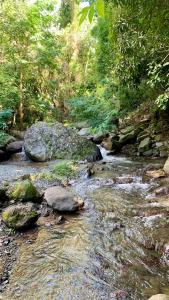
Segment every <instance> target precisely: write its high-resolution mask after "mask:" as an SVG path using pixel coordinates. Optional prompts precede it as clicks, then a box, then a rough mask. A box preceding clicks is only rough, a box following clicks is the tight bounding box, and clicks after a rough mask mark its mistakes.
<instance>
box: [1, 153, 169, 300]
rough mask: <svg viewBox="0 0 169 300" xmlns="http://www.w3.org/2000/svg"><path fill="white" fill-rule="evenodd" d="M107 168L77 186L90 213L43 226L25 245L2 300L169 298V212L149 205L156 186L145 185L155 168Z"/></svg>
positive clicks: (116, 164)
mask: <svg viewBox="0 0 169 300" xmlns="http://www.w3.org/2000/svg"><path fill="white" fill-rule="evenodd" d="M104 160H106V162H107V163H106V164H105V165H104V164H102V165H101V164H100V166H102V167H101V168H100V171H99V172H98V173H96V175H95V176H94V177H92V178H91V179H88V178H84V177H81V178H79V179H77V180H76V181H75V182H74V183H73V187H74V189H75V190H76V192H77V193H78V194H79V195H80V196H82V197H83V198H84V200H85V208H84V211H82V212H81V213H80V214H77V215H73V216H71V217H67V222H65V223H64V224H62V225H53V226H51V227H46V226H45V225H44V226H40V227H39V229H38V234H37V238H36V239H35V240H34V241H33V242H32V243H30V244H28V243H24V242H23V243H21V245H20V249H19V253H18V257H17V261H16V264H15V266H14V268H13V270H12V273H11V276H10V281H9V285H8V287H7V290H6V291H5V292H4V295H3V297H4V298H2V299H9V300H15V299H18V300H21V299H22V300H23V299H24V300H55V299H56V300H62V299H63V300H76V299H79V300H87V299H89V300H102V299H104V300H109V299H133V300H134V299H135V300H136V299H137V300H139V299H140V300H142V299H148V298H149V296H151V295H153V294H158V293H167V294H169V269H168V266H167V264H166V262H165V261H164V259H163V254H162V250H161V249H162V247H163V244H164V243H166V242H167V241H168V240H169V238H168V233H169V230H168V228H169V218H168V211H167V208H165V207H163V206H160V205H159V204H158V203H154V202H152V200H150V199H149V198H148V197H147V195H148V194H150V193H151V189H152V188H153V186H154V185H156V183H154V182H153V181H148V182H144V181H143V180H142V176H141V170H142V169H143V167H144V166H145V165H146V164H147V162H145V161H144V162H140V161H131V160H129V159H125V158H122V157H121V158H120V157H119V158H118V157H111V158H110V157H109V158H108V157H105V158H104ZM51 164H52V163H50V164H49V165H48V164H46V165H45V164H42V165H37V164H31V163H30V162H16V163H15V162H8V163H5V164H3V165H2V169H1V170H2V171H3V172H4V176H3V177H4V178H5V176H6V177H8V176H7V175H5V174H6V173H5V172H6V169H5V167H6V168H8V172H10V174H15V173H16V172H18V170H20V173H22V174H26V173H30V172H39V170H42V169H46V168H50V167H51ZM39 166H40V168H39ZM1 174H2V173H1ZM1 176H2V175H1ZM114 178H119V180H118V181H117V182H115V181H114ZM126 178H127V179H126Z"/></svg>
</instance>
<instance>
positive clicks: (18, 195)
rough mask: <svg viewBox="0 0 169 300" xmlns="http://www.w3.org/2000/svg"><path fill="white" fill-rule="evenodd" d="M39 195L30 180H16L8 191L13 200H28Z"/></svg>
mask: <svg viewBox="0 0 169 300" xmlns="http://www.w3.org/2000/svg"><path fill="white" fill-rule="evenodd" d="M39 196H40V195H39V193H38V192H37V190H36V188H35V186H34V185H33V184H32V182H31V181H30V180H24V181H20V182H17V183H16V184H15V185H14V186H13V188H12V191H11V192H10V197H11V198H12V199H14V200H25V201H26V200H30V199H33V198H38V197H39Z"/></svg>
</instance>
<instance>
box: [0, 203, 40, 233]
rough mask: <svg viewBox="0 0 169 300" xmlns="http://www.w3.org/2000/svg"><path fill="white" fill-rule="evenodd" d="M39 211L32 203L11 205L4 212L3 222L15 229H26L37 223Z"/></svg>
mask: <svg viewBox="0 0 169 300" xmlns="http://www.w3.org/2000/svg"><path fill="white" fill-rule="evenodd" d="M37 219H38V213H37V211H36V209H35V208H34V205H33V204H32V203H29V202H28V203H26V204H18V205H11V206H9V207H7V208H6V209H5V210H4V211H3V213H2V220H3V222H4V223H5V224H6V225H7V226H8V227H10V228H13V229H18V230H19V229H24V228H28V227H31V226H32V225H34V224H35V223H36V221H37Z"/></svg>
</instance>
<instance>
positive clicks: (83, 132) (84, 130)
mask: <svg viewBox="0 0 169 300" xmlns="http://www.w3.org/2000/svg"><path fill="white" fill-rule="evenodd" d="M89 130H90V128H82V129H80V130H79V131H78V134H79V135H80V136H88V135H89Z"/></svg>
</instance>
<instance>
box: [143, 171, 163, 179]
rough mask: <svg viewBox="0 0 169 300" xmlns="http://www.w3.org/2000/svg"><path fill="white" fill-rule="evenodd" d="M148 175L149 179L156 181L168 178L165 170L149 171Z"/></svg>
mask: <svg viewBox="0 0 169 300" xmlns="http://www.w3.org/2000/svg"><path fill="white" fill-rule="evenodd" d="M146 175H147V176H148V177H151V178H154V179H157V178H162V177H165V176H166V175H165V172H164V170H153V171H147V172H146Z"/></svg>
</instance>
